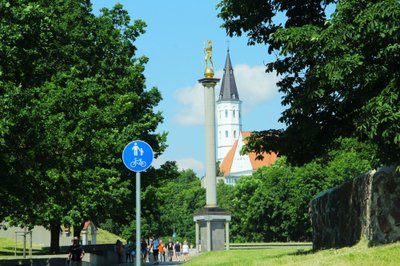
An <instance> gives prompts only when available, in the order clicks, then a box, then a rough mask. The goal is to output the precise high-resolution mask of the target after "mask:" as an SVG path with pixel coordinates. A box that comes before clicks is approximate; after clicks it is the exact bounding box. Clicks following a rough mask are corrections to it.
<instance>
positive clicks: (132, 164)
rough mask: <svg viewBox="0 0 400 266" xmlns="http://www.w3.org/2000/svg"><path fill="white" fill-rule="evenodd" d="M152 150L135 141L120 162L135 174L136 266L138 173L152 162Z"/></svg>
mask: <svg viewBox="0 0 400 266" xmlns="http://www.w3.org/2000/svg"><path fill="white" fill-rule="evenodd" d="M153 158H154V153H153V149H152V148H151V147H150V145H149V144H147V143H146V142H144V141H141V140H135V141H132V142H130V143H128V145H126V146H125V149H124V151H123V152H122V161H123V162H124V164H125V166H126V167H127V168H128V169H129V170H131V171H133V172H136V266H140V265H141V264H142V256H141V254H142V253H141V248H140V246H141V245H140V243H141V241H140V239H141V236H140V208H141V206H140V186H141V185H140V172H142V171H145V170H146V169H147V168H149V167H150V165H151V163H152V162H153Z"/></svg>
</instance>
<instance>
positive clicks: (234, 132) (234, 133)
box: [233, 130, 236, 139]
mask: <svg viewBox="0 0 400 266" xmlns="http://www.w3.org/2000/svg"><path fill="white" fill-rule="evenodd" d="M233 137H234V138H235V139H236V130H234V131H233Z"/></svg>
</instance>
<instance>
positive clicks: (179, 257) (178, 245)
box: [174, 241, 181, 261]
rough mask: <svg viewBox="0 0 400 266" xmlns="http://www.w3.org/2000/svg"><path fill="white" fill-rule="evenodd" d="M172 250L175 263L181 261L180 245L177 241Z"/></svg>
mask: <svg viewBox="0 0 400 266" xmlns="http://www.w3.org/2000/svg"><path fill="white" fill-rule="evenodd" d="M174 250H175V258H176V260H177V261H180V259H181V244H180V243H179V241H176V243H175V246H174Z"/></svg>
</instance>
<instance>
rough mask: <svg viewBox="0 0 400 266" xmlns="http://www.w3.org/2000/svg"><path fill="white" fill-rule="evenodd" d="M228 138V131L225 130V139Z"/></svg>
mask: <svg viewBox="0 0 400 266" xmlns="http://www.w3.org/2000/svg"><path fill="white" fill-rule="evenodd" d="M227 137H228V130H225V138H227Z"/></svg>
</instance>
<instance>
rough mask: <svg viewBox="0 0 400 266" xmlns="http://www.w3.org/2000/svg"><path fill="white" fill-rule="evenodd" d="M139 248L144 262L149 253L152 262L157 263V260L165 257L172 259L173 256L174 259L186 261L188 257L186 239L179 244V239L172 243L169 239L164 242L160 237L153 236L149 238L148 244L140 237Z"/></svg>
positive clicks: (160, 260)
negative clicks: (151, 255)
mask: <svg viewBox="0 0 400 266" xmlns="http://www.w3.org/2000/svg"><path fill="white" fill-rule="evenodd" d="M141 248H142V254H143V263H144V262H146V260H147V258H148V257H149V256H150V253H152V254H153V259H154V264H159V262H162V261H166V260H167V259H168V260H169V261H172V260H173V259H174V257H175V260H178V261H180V260H181V259H183V260H184V261H186V260H188V258H189V243H188V242H187V241H184V242H183V244H181V243H180V242H179V241H176V243H174V242H172V241H171V239H169V240H168V242H167V243H166V244H164V243H163V241H162V239H158V238H157V237H155V238H153V239H151V240H150V242H149V244H148V243H147V242H146V240H145V239H142V244H141ZM149 260H150V257H149Z"/></svg>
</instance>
